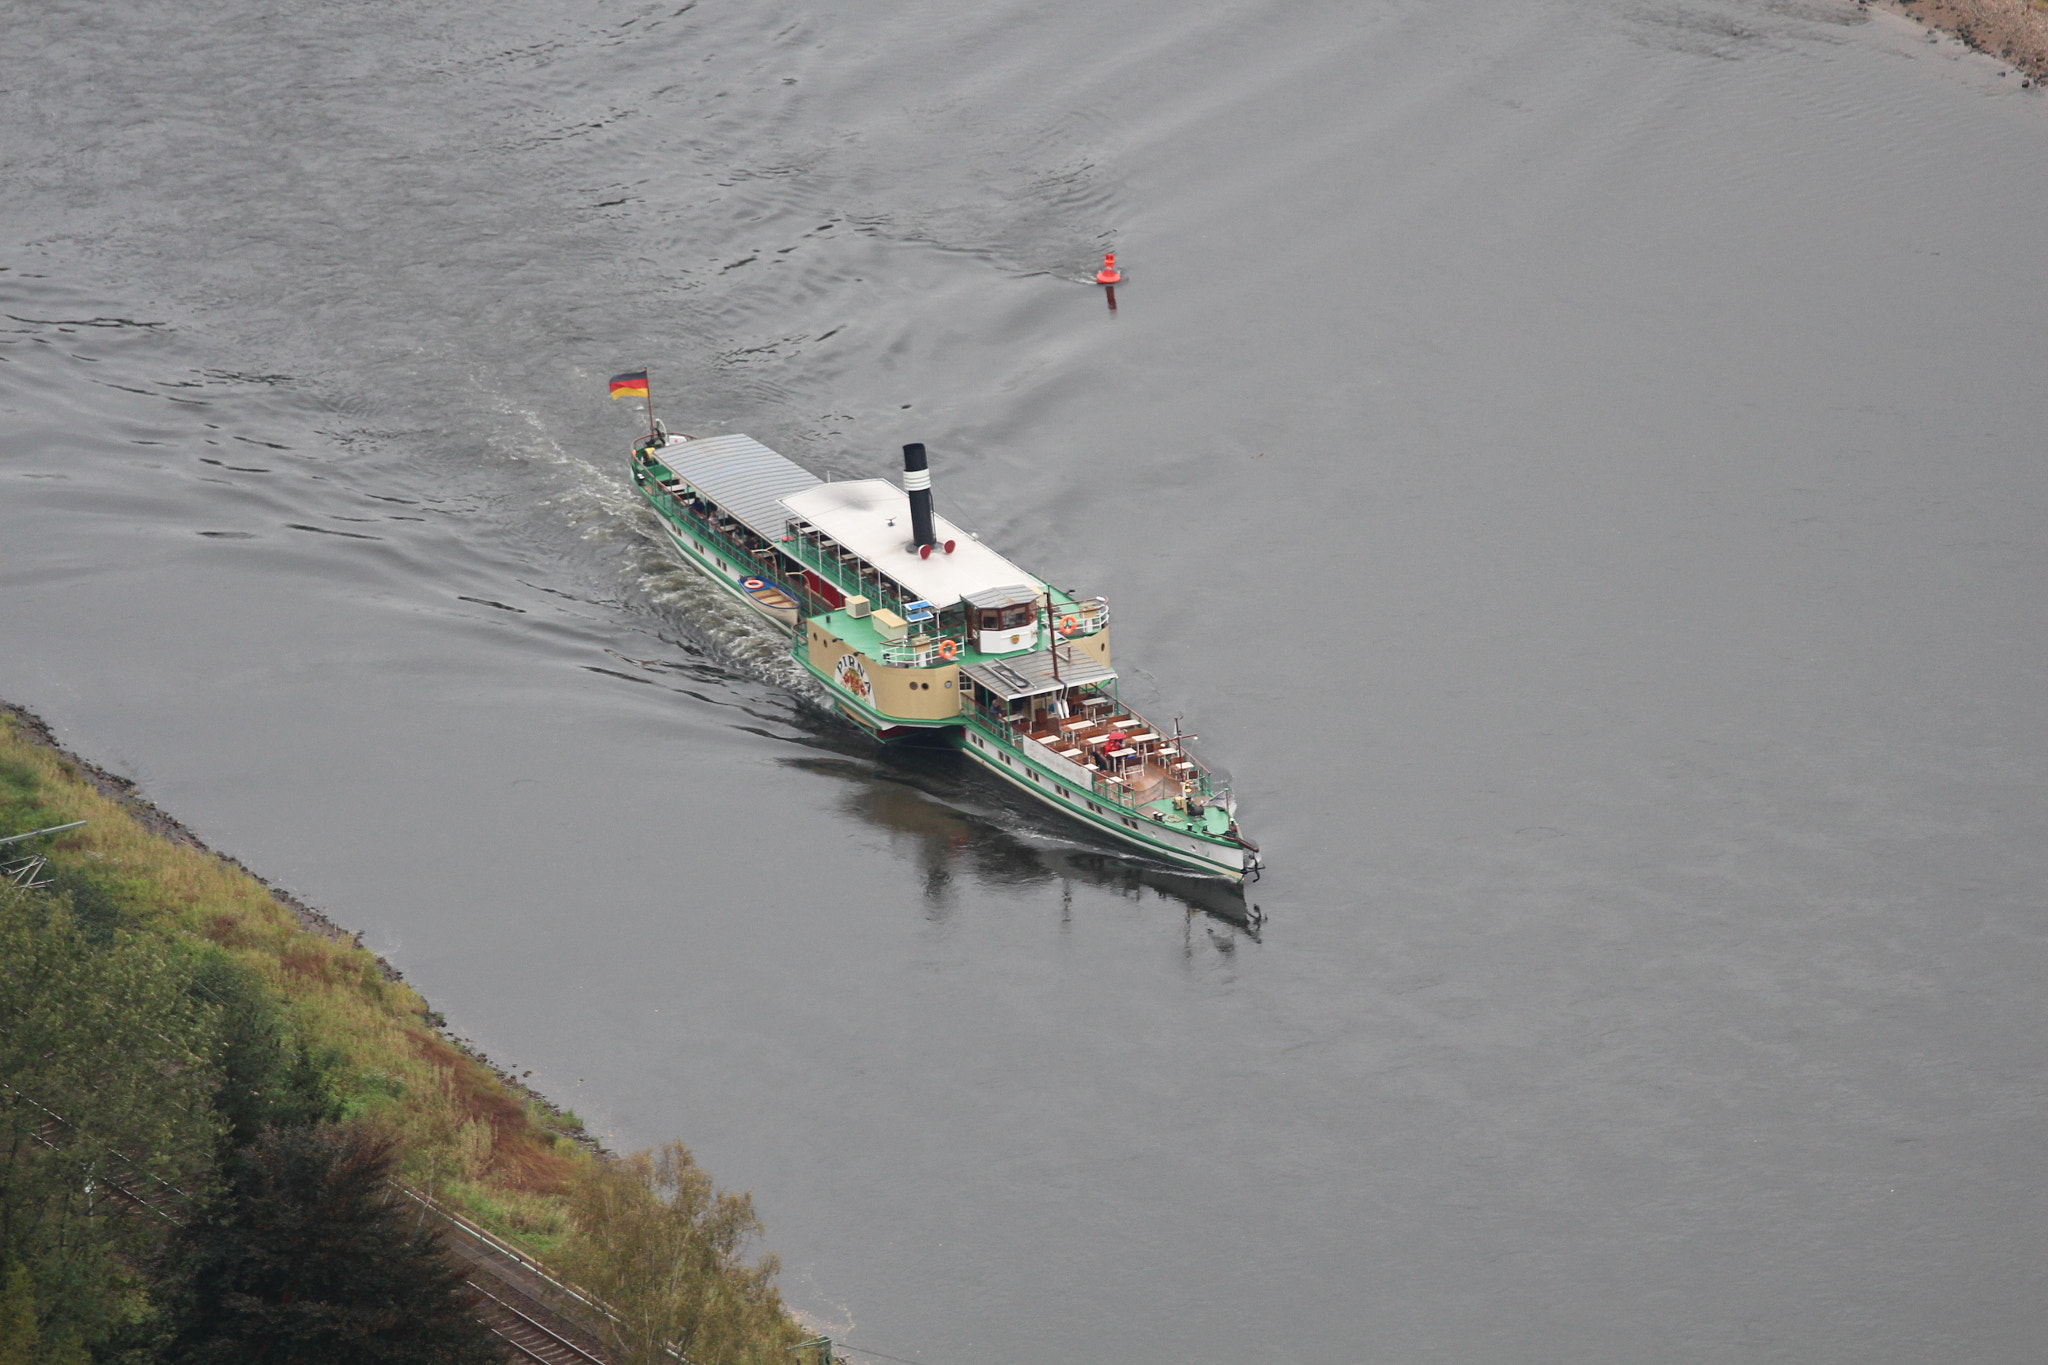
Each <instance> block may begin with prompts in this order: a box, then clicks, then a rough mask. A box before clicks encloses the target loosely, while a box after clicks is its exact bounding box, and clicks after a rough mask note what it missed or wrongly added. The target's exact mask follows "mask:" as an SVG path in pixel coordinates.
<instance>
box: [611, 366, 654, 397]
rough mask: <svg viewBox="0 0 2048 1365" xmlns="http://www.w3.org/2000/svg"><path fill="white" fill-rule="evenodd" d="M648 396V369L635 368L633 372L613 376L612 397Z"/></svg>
mask: <svg viewBox="0 0 2048 1365" xmlns="http://www.w3.org/2000/svg"><path fill="white" fill-rule="evenodd" d="M646 396H647V371H645V370H635V371H633V373H631V374H615V375H613V376H612V397H614V398H645V397H646Z"/></svg>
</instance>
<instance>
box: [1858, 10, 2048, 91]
mask: <svg viewBox="0 0 2048 1365" xmlns="http://www.w3.org/2000/svg"><path fill="white" fill-rule="evenodd" d="M1879 3H1881V4H1882V5H1883V6H1884V8H1886V9H1888V10H1890V11H1892V12H1893V13H1894V14H1903V15H1905V16H1906V17H1907V18H1909V19H1912V20H1913V21H1915V22H1916V23H1918V24H1920V25H1922V26H1923V27H1925V28H1929V29H1935V30H1939V31H1940V32H1943V33H1948V34H1952V35H1953V36H1955V37H1956V38H1959V39H1961V40H1962V41H1963V42H1964V43H1966V44H1968V45H1969V46H1970V47H1972V48H1975V49H1976V50H1977V51H1979V52H1982V53H1985V54H1986V55H1988V56H1992V57H1996V58H1998V59H1999V60H2000V61H2005V62H2010V63H2012V65H2013V66H2014V67H2015V68H2016V69H2017V70H2018V71H2020V72H2021V73H2022V76H2023V77H2024V78H2025V79H2026V80H2027V81H2028V82H2029V83H2038V82H2040V81H2044V80H2048V3H2043V0H1879Z"/></svg>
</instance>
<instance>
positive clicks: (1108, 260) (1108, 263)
mask: <svg viewBox="0 0 2048 1365" xmlns="http://www.w3.org/2000/svg"><path fill="white" fill-rule="evenodd" d="M1095 282H1096V283H1097V284H1122V283H1123V282H1124V277H1123V276H1121V275H1119V274H1117V273H1116V253H1115V252H1114V251H1105V252H1103V253H1102V269H1100V270H1098V271H1096V272H1095Z"/></svg>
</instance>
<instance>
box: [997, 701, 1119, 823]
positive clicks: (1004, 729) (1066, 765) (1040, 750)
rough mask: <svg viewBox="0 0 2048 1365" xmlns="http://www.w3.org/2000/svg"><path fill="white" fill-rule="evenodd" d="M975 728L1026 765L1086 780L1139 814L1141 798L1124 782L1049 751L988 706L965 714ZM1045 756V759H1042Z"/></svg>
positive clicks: (1101, 795) (1103, 796)
mask: <svg viewBox="0 0 2048 1365" xmlns="http://www.w3.org/2000/svg"><path fill="white" fill-rule="evenodd" d="M961 714H962V715H963V716H965V717H966V719H967V721H968V724H969V726H970V727H971V728H973V729H976V730H979V731H980V732H981V733H982V734H984V735H985V736H987V737H988V738H989V739H991V740H993V741H994V742H995V743H997V744H999V745H1001V746H1002V747H1003V748H1005V749H1008V750H1009V751H1010V752H1011V753H1013V754H1016V755H1017V756H1018V757H1019V758H1022V759H1023V760H1024V761H1025V762H1027V763H1031V764H1035V765H1036V766H1037V767H1039V768H1042V769H1043V770H1045V771H1046V772H1048V773H1052V774H1053V775H1055V776H1058V777H1063V778H1066V779H1067V780H1069V781H1073V780H1076V779H1077V778H1079V779H1081V780H1085V781H1086V782H1087V784H1088V789H1089V792H1090V794H1091V795H1093V796H1094V797H1095V799H1096V800H1098V801H1102V802H1106V803H1107V804H1109V805H1112V806H1115V807H1117V808H1118V809H1120V810H1127V811H1131V812H1132V813H1136V811H1137V809H1138V797H1137V794H1136V793H1135V792H1133V791H1132V790H1131V789H1130V788H1129V787H1127V786H1125V785H1124V784H1123V783H1121V782H1111V781H1110V780H1109V779H1108V777H1107V775H1106V774H1103V773H1099V772H1097V771H1095V769H1093V768H1089V767H1084V766H1083V765H1081V764H1079V763H1074V762H1072V761H1070V760H1068V759H1064V758H1061V757H1060V756H1059V755H1058V754H1055V753H1053V752H1052V751H1050V750H1048V749H1047V748H1046V747H1045V746H1044V745H1042V744H1040V743H1038V741H1036V740H1034V739H1032V738H1031V736H1029V735H1027V734H1025V733H1024V732H1023V730H1022V728H1021V727H1020V726H1019V725H1018V724H1017V722H1016V721H1015V719H1014V718H1012V717H1010V716H1007V715H1004V714H1003V713H1002V712H1000V711H995V710H992V709H990V708H989V707H986V706H981V705H975V706H973V707H971V708H970V709H968V710H967V711H964V712H962V713H961ZM1040 754H1043V755H1044V757H1043V758H1041V757H1040V756H1039V755H1040Z"/></svg>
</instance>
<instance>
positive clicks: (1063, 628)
mask: <svg viewBox="0 0 2048 1365" xmlns="http://www.w3.org/2000/svg"><path fill="white" fill-rule="evenodd" d="M1080 628H1081V623H1080V622H1079V621H1077V620H1075V619H1074V618H1073V617H1071V616H1062V617H1061V618H1060V634H1062V635H1072V634H1073V633H1074V632H1075V631H1077V630H1079V629H1080Z"/></svg>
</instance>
